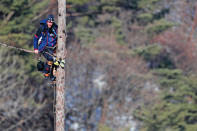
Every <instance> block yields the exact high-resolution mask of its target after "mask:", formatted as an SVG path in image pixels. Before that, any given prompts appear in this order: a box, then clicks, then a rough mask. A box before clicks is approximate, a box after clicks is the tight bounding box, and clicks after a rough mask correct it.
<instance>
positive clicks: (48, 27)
mask: <svg viewBox="0 0 197 131" xmlns="http://www.w3.org/2000/svg"><path fill="white" fill-rule="evenodd" d="M57 29H58V26H57V24H56V23H55V22H54V17H53V15H49V16H48V18H47V19H44V20H42V21H40V28H39V29H38V30H37V32H36V34H35V36H34V51H35V53H36V54H38V53H40V54H42V55H43V56H44V57H45V58H46V59H47V61H48V62H47V64H48V65H49V66H52V65H55V66H59V65H60V66H62V65H64V64H61V62H60V61H58V60H57V59H56V58H55V57H54V55H53V54H54V53H55V49H56V45H57ZM45 65H46V64H45ZM37 66H38V65H37ZM46 68H47V67H46ZM46 68H45V67H44V68H42V69H43V71H41V70H40V69H38V70H39V71H41V72H47V71H45V69H46ZM50 75H51V74H50V73H45V76H46V77H48V76H50Z"/></svg>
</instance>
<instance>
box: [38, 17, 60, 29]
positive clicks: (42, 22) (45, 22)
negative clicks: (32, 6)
mask: <svg viewBox="0 0 197 131" xmlns="http://www.w3.org/2000/svg"><path fill="white" fill-rule="evenodd" d="M40 25H44V26H47V19H44V20H41V21H40ZM53 26H54V27H55V28H57V27H58V26H57V24H56V23H55V22H53Z"/></svg>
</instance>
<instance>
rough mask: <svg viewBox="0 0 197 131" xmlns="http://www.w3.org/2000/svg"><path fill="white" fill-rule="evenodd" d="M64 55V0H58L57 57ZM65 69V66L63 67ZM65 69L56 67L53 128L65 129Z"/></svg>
mask: <svg viewBox="0 0 197 131" xmlns="http://www.w3.org/2000/svg"><path fill="white" fill-rule="evenodd" d="M65 55H66V0H58V48H57V58H58V59H59V60H62V59H65ZM65 69H66V68H65ZM65 69H62V68H61V67H59V68H58V69H57V80H56V120H55V124H56V125H55V130H56V131H65V122H64V121H65V76H66V75H65V74H66V73H65Z"/></svg>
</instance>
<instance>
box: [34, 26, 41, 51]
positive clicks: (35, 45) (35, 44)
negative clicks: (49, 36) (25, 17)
mask: <svg viewBox="0 0 197 131" xmlns="http://www.w3.org/2000/svg"><path fill="white" fill-rule="evenodd" d="M41 33H42V29H41V28H39V29H38V30H37V32H36V34H35V35H34V50H38V40H39V39H40V37H41Z"/></svg>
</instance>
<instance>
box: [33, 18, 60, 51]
mask: <svg viewBox="0 0 197 131" xmlns="http://www.w3.org/2000/svg"><path fill="white" fill-rule="evenodd" d="M46 22H47V19H44V20H42V21H40V28H39V29H38V30H37V32H36V34H35V36H34V50H38V51H39V52H42V50H43V49H44V48H45V47H46V46H49V47H54V46H55V45H56V43H57V29H58V26H57V24H55V23H53V26H52V27H51V28H50V29H49V28H48V27H47V23H46ZM40 38H41V41H40V42H39V40H40ZM38 42H39V43H38Z"/></svg>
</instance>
